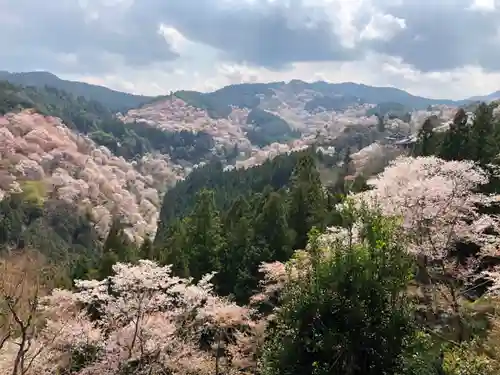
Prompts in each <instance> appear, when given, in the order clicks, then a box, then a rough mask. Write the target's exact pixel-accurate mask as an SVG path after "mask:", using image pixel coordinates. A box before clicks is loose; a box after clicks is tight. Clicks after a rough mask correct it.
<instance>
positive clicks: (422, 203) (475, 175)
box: [353, 157, 497, 259]
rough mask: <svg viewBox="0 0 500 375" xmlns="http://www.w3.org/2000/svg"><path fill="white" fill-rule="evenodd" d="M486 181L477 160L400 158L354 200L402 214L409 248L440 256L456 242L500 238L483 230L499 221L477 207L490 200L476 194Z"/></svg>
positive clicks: (444, 254) (488, 242)
mask: <svg viewBox="0 0 500 375" xmlns="http://www.w3.org/2000/svg"><path fill="white" fill-rule="evenodd" d="M487 182H488V177H487V175H486V173H485V172H484V171H483V170H481V169H480V168H478V167H476V166H475V165H474V163H473V162H469V161H444V160H441V159H439V158H436V157H417V158H412V157H400V158H397V159H396V160H394V161H393V162H392V163H391V164H390V165H389V166H388V167H387V168H386V169H385V170H384V172H382V173H381V174H380V175H378V176H377V177H376V178H374V179H371V180H369V181H368V184H369V185H371V186H372V187H373V189H372V190H369V191H366V192H362V193H359V194H356V195H355V196H354V197H353V198H354V199H355V200H357V201H359V202H361V201H363V202H365V203H368V204H375V205H379V206H380V207H381V209H382V211H383V212H384V214H387V215H391V216H393V215H394V216H399V217H401V218H402V220H403V222H402V225H403V227H404V228H405V230H406V232H407V234H408V235H409V236H410V238H411V248H410V250H411V251H412V252H415V253H422V254H425V255H426V256H428V257H429V258H434V259H442V258H443V257H445V256H446V254H447V252H448V250H449V246H450V245H451V244H452V242H453V241H455V240H467V241H471V242H476V243H479V244H481V245H484V246H488V245H490V248H491V246H494V247H495V246H496V244H497V240H496V238H494V237H493V236H487V235H485V234H484V233H483V231H482V229H484V228H483V227H484V224H485V223H487V224H488V225H494V226H497V221H496V219H495V218H493V217H489V216H486V215H481V214H480V213H479V212H478V205H479V204H487V203H488V200H489V198H488V197H486V196H484V195H482V194H480V193H477V192H475V191H476V189H477V188H478V187H480V186H481V185H484V184H486V183H487ZM492 241H493V242H492Z"/></svg>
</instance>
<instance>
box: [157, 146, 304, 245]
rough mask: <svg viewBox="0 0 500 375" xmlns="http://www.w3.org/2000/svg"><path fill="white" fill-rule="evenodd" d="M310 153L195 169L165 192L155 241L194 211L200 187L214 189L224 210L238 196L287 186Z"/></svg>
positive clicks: (211, 164)
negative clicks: (250, 164) (244, 166)
mask: <svg viewBox="0 0 500 375" xmlns="http://www.w3.org/2000/svg"><path fill="white" fill-rule="evenodd" d="M311 152H312V151H311V150H307V151H301V152H294V153H292V154H290V155H279V156H277V157H276V158H274V159H273V160H267V161H265V162H264V163H263V164H261V165H258V166H254V167H252V168H248V169H236V170H231V171H224V167H223V165H222V164H221V163H220V162H211V163H209V164H208V165H206V166H204V167H202V168H198V169H196V170H194V171H193V172H192V173H190V174H189V175H188V176H187V177H186V179H184V180H183V181H179V182H178V183H177V184H176V185H175V187H173V188H172V189H170V190H169V191H167V192H166V194H165V196H164V198H163V205H162V208H161V211H160V223H159V228H158V233H157V235H156V238H155V243H158V241H162V240H163V239H164V233H165V231H166V230H167V228H168V226H169V224H170V223H171V222H173V221H175V220H177V219H178V218H182V217H185V216H187V215H188V214H189V213H190V212H191V211H192V210H193V208H194V205H195V203H196V196H197V194H198V193H199V192H200V191H201V190H203V189H208V190H213V192H214V199H215V205H216V207H217V209H218V210H219V211H224V210H227V209H228V208H229V207H230V205H231V204H232V202H233V201H234V200H236V199H237V198H238V197H239V196H250V195H252V194H256V193H260V192H262V191H263V190H264V188H265V187H266V186H271V188H272V189H273V190H278V189H280V188H282V187H284V186H285V185H287V184H288V182H289V180H290V176H291V175H292V171H293V169H294V168H295V165H296V163H297V160H298V159H299V158H301V157H302V156H303V155H305V154H310V153H311Z"/></svg>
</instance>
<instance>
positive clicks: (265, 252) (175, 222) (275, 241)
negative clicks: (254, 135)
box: [153, 150, 330, 303]
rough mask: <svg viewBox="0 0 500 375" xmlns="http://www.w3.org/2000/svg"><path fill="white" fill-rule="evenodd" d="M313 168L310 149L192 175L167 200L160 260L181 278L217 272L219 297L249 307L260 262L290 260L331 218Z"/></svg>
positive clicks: (157, 246) (157, 242)
mask: <svg viewBox="0 0 500 375" xmlns="http://www.w3.org/2000/svg"><path fill="white" fill-rule="evenodd" d="M316 162H317V155H316V154H315V153H314V150H308V151H303V152H299V153H295V154H292V155H283V156H278V157H276V158H275V159H273V160H272V161H268V162H266V163H264V164H263V165H261V166H258V167H254V168H250V169H247V170H244V169H241V170H233V171H226V172H223V170H222V167H221V166H220V165H218V166H217V165H211V166H208V167H206V168H201V169H198V170H196V171H194V172H193V173H192V174H191V175H190V176H188V178H187V179H186V180H185V181H182V182H179V183H178V184H177V185H176V186H175V187H174V188H173V189H172V190H170V191H168V192H167V194H166V196H165V200H164V206H163V208H162V213H161V216H160V217H161V222H160V226H159V230H158V233H157V236H156V239H155V244H154V245H155V246H154V248H155V249H154V251H153V253H154V254H155V255H154V257H155V259H158V260H160V261H161V262H162V263H168V264H173V270H174V272H175V273H176V274H179V275H184V276H187V275H189V276H193V277H195V278H199V277H200V276H201V275H202V274H203V273H206V272H210V271H217V275H216V277H215V285H216V287H217V289H218V291H219V293H221V294H224V295H232V296H233V297H234V298H235V300H236V301H238V302H241V303H246V302H247V301H248V298H249V297H250V296H251V295H252V294H253V293H255V292H256V290H257V289H258V285H259V280H260V279H261V275H260V273H259V266H260V265H261V263H262V262H270V261H286V260H288V259H289V258H290V256H291V255H292V253H293V249H295V248H298V247H303V246H305V241H306V240H307V232H308V231H309V229H310V228H311V227H312V226H318V227H320V228H321V227H324V225H325V224H326V223H327V220H328V219H329V218H330V216H328V215H327V210H328V209H329V206H328V203H329V201H328V199H327V193H326V192H325V191H324V189H323V187H322V185H321V181H320V179H319V173H318V171H317V166H316Z"/></svg>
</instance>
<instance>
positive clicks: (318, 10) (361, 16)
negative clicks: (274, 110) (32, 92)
mask: <svg viewBox="0 0 500 375" xmlns="http://www.w3.org/2000/svg"><path fill="white" fill-rule="evenodd" d="M499 20H500V0H52V1H41V0H0V41H1V43H2V48H1V50H0V69H2V70H9V71H30V70H47V71H50V72H52V73H55V74H57V75H59V76H60V77H62V78H67V79H74V80H83V81H86V82H90V83H96V84H102V85H105V86H108V87H111V88H114V89H118V90H123V91H129V92H136V93H143V94H160V93H166V92H168V91H170V90H177V89H195V90H201V91H207V90H212V89H216V88H219V87H221V86H224V85H227V84H230V83H239V82H252V81H259V82H267V81H282V80H285V81H287V80H290V79H302V80H305V81H314V80H327V81H331V82H343V81H352V82H362V83H365V84H370V85H380V86H396V87H399V88H403V89H406V90H408V91H410V92H411V93H414V94H418V95H424V96H428V97H435V98H438V97H442V98H444V97H446V98H463V97H468V96H472V95H479V94H486V93H489V92H492V91H496V90H500V21H499Z"/></svg>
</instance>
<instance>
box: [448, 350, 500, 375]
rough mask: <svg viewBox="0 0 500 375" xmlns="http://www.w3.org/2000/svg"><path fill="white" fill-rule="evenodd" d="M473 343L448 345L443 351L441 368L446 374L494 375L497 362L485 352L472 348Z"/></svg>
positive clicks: (497, 367)
mask: <svg viewBox="0 0 500 375" xmlns="http://www.w3.org/2000/svg"><path fill="white" fill-rule="evenodd" d="M474 349H475V348H474V343H464V344H462V345H460V346H450V347H449V348H448V349H447V350H446V351H445V353H444V361H443V369H444V374H446V375H496V374H498V371H499V370H500V367H499V366H498V364H496V363H495V362H494V361H492V360H491V358H489V357H488V356H486V355H485V354H481V353H478V352H477V351H475V350H474Z"/></svg>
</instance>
